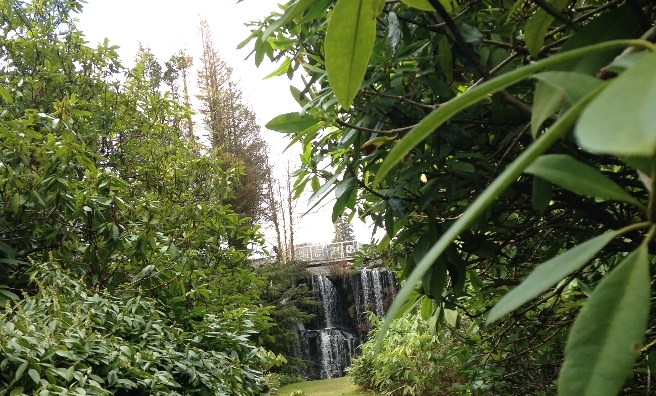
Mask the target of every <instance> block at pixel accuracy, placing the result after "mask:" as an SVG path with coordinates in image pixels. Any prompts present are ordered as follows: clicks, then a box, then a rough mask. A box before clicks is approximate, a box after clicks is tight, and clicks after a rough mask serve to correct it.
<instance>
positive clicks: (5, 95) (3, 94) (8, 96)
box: [0, 85, 14, 104]
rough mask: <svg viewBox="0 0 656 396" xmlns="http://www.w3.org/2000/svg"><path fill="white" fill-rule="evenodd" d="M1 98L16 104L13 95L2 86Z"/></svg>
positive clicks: (0, 86)
mask: <svg viewBox="0 0 656 396" xmlns="http://www.w3.org/2000/svg"><path fill="white" fill-rule="evenodd" d="M0 97H1V98H2V99H4V100H5V102H7V103H9V104H12V103H14V98H12V97H11V94H10V93H9V91H7V89H6V88H5V87H3V86H2V85H0Z"/></svg>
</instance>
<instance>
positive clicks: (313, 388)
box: [278, 377, 379, 396]
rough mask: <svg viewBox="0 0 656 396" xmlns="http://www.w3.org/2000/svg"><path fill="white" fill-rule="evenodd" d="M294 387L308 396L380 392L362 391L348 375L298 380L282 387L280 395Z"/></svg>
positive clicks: (372, 395) (373, 395)
mask: <svg viewBox="0 0 656 396" xmlns="http://www.w3.org/2000/svg"><path fill="white" fill-rule="evenodd" d="M294 389H300V390H302V391H303V392H305V394H306V395H307V396H376V395H379V394H378V393H374V392H366V391H361V390H360V389H359V388H358V387H357V386H355V385H354V384H353V383H352V382H351V380H349V379H348V378H346V377H342V378H333V379H326V380H319V381H306V382H297V383H295V384H290V385H285V386H283V387H282V388H280V391H279V392H278V396H289V394H290V393H292V391H293V390H294Z"/></svg>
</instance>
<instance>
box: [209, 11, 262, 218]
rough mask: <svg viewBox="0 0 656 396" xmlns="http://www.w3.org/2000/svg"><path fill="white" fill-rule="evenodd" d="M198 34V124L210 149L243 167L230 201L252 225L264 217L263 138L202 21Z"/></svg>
mask: <svg viewBox="0 0 656 396" xmlns="http://www.w3.org/2000/svg"><path fill="white" fill-rule="evenodd" d="M200 35H201V41H202V45H203V55H202V57H201V59H200V70H199V71H198V88H199V90H200V93H199V94H198V95H197V98H198V100H199V102H200V108H199V112H200V114H201V115H202V121H201V126H202V128H203V129H204V131H205V132H206V133H207V137H208V138H209V142H210V144H211V146H212V148H214V149H217V150H220V151H222V152H224V153H226V154H227V156H228V158H227V159H228V161H229V162H231V163H233V164H237V165H240V166H242V167H243V169H244V173H245V174H244V175H243V176H242V177H240V178H239V185H238V186H236V187H235V192H234V193H235V198H234V199H233V200H232V201H231V202H230V203H231V204H232V206H233V208H234V210H235V212H237V213H239V214H241V215H244V216H248V217H250V219H251V220H250V222H251V224H254V223H257V222H259V221H261V220H262V219H263V213H264V210H265V206H264V202H265V200H266V192H267V191H266V182H267V180H268V177H267V162H268V161H267V147H266V143H265V142H264V140H263V139H262V135H261V130H260V126H259V125H258V124H257V121H256V118H255V113H254V112H253V110H252V109H251V108H250V106H248V105H247V104H246V103H245V101H244V99H243V96H242V91H241V89H239V87H238V86H237V83H236V82H235V81H234V78H233V76H232V68H230V67H229V66H228V65H227V64H226V63H225V62H224V61H223V60H222V59H221V58H220V57H219V54H218V51H217V50H216V49H215V47H214V42H213V41H212V33H211V31H210V28H209V26H208V24H207V22H205V21H202V22H201V26H200Z"/></svg>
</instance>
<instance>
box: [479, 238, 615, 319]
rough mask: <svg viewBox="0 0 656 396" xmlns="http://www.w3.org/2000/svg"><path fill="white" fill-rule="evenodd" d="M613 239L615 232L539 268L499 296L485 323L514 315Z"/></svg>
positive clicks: (572, 250) (576, 248)
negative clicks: (517, 309) (514, 312)
mask: <svg viewBox="0 0 656 396" xmlns="http://www.w3.org/2000/svg"><path fill="white" fill-rule="evenodd" d="M616 236H617V232H615V231H613V232H608V233H605V234H602V235H599V236H598V237H596V238H592V239H590V240H589V241H586V242H584V243H582V244H580V245H578V246H576V247H574V248H572V249H570V250H568V251H566V252H565V253H563V254H560V255H558V256H556V257H554V258H552V259H551V260H547V261H545V262H544V263H542V264H540V265H539V266H538V267H537V268H535V270H533V272H531V274H530V275H529V276H528V277H527V278H526V279H524V281H523V282H522V283H521V284H520V285H519V286H517V287H516V288H514V289H512V290H511V291H510V292H509V293H508V294H506V295H505V296H503V298H502V299H501V300H500V301H499V302H498V303H497V304H496V305H495V306H494V308H492V310H491V311H490V313H489V315H488V316H487V323H488V324H489V323H492V322H494V321H495V320H497V319H499V318H500V317H502V316H503V315H506V314H508V313H510V312H512V311H514V310H515V309H516V308H518V307H520V306H521V305H523V304H524V303H526V302H528V301H530V300H532V299H533V298H535V297H537V296H539V295H540V294H542V293H543V292H544V291H545V290H547V289H549V288H550V287H552V286H553V285H555V284H557V283H558V282H560V281H561V280H562V279H563V278H565V277H566V276H567V275H569V274H571V273H572V272H574V271H576V270H578V269H579V268H581V267H583V266H584V265H585V264H586V263H587V262H588V261H590V259H592V257H594V256H595V254H597V252H599V251H600V250H601V249H603V248H604V246H606V244H608V242H610V241H611V240H612V239H613V238H615V237H616Z"/></svg>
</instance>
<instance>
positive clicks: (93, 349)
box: [0, 263, 262, 395]
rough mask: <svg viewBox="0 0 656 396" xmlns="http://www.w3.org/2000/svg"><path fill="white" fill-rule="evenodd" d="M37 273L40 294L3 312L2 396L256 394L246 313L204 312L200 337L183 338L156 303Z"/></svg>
mask: <svg viewBox="0 0 656 396" xmlns="http://www.w3.org/2000/svg"><path fill="white" fill-rule="evenodd" d="M35 267H36V271H35V272H34V273H33V274H32V276H31V280H32V282H33V283H34V284H35V285H36V293H35V294H34V295H31V296H28V295H27V294H26V293H25V295H24V299H23V300H21V301H20V302H17V303H16V304H15V305H11V304H9V303H7V305H6V306H5V309H4V312H3V313H2V314H0V395H2V394H5V393H7V391H9V390H11V391H12V392H11V394H12V395H17V394H21V393H27V394H32V393H33V394H36V393H38V394H41V395H45V394H56V395H68V394H80V395H83V394H85V393H86V394H89V395H109V394H130V395H146V394H148V395H151V394H154V395H179V394H192V393H194V394H200V395H224V394H229V395H259V394H260V390H261V387H260V382H261V374H260V371H259V368H260V365H261V363H262V357H261V356H260V354H259V353H258V350H257V348H255V347H253V346H252V345H251V344H250V342H249V334H250V333H253V329H252V327H253V325H252V323H251V321H250V320H249V318H248V317H249V312H247V311H244V312H243V314H242V316H241V318H240V319H238V323H230V324H228V323H223V322H220V321H219V320H217V319H216V317H214V316H210V315H208V316H206V317H205V318H204V320H203V321H202V322H201V323H202V328H203V331H202V332H199V331H197V332H193V331H191V332H190V331H185V330H183V329H182V328H181V327H180V326H179V325H177V324H176V323H174V322H172V321H171V320H170V319H168V316H167V314H166V313H165V312H164V306H163V305H162V304H160V303H159V302H158V301H157V300H154V299H152V298H148V297H145V296H142V295H140V294H139V293H136V292H124V293H123V294H122V295H120V296H119V295H114V294H110V293H108V292H107V291H100V290H89V289H88V288H87V287H86V286H85V285H84V284H83V283H82V282H78V281H75V280H73V279H71V277H70V275H69V274H68V273H67V272H65V271H64V270H62V269H61V268H59V267H58V265H56V264H53V263H43V264H38V265H35ZM235 320H237V319H235ZM226 328H230V329H235V328H238V329H239V330H238V331H234V330H233V331H231V330H226ZM208 346H211V347H212V348H208ZM128 392H129V393H128Z"/></svg>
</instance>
